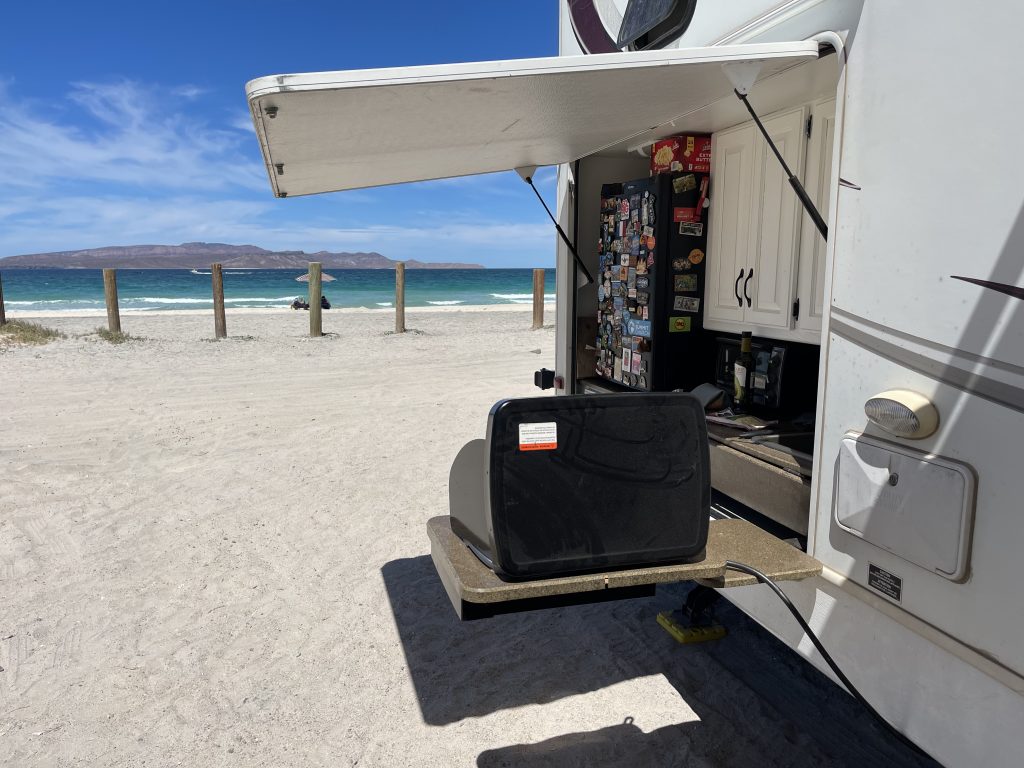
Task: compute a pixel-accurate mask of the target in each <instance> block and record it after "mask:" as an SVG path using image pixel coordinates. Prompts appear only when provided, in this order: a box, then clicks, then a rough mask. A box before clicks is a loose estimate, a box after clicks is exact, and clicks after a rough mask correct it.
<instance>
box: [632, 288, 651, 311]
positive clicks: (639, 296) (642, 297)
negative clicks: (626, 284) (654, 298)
mask: <svg viewBox="0 0 1024 768" xmlns="http://www.w3.org/2000/svg"><path fill="white" fill-rule="evenodd" d="M633 290H634V291H636V288H634V289H633ZM650 300H651V294H649V293H648V292H647V291H636V303H637V304H639V305H640V306H641V307H646V306H647V304H648V302H650Z"/></svg>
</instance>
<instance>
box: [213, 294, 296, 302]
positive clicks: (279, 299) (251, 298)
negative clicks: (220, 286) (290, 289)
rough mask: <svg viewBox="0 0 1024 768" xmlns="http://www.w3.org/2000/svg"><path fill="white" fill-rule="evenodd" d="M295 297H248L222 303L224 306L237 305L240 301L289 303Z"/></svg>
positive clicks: (226, 300)
mask: <svg viewBox="0 0 1024 768" xmlns="http://www.w3.org/2000/svg"><path fill="white" fill-rule="evenodd" d="M295 296H296V294H293V295H291V296H254V297H250V298H244V297H243V298H241V299H224V303H225V304H233V303H238V302H240V301H289V302H290V301H292V300H293V299H294V298H295Z"/></svg>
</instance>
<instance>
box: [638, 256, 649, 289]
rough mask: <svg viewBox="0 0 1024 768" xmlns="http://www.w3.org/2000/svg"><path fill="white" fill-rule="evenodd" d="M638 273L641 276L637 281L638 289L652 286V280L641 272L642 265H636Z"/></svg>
mask: <svg viewBox="0 0 1024 768" xmlns="http://www.w3.org/2000/svg"><path fill="white" fill-rule="evenodd" d="M641 263H642V262H641ZM636 273H637V275H639V277H637V279H636V287H637V288H647V286H648V285H650V284H651V278H649V277H646V276H645V275H644V274H643V272H641V271H640V264H637V265H636Z"/></svg>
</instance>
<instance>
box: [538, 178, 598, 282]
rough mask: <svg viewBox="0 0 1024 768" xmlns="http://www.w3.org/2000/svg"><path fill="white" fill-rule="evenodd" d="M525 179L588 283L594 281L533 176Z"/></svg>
mask: <svg viewBox="0 0 1024 768" xmlns="http://www.w3.org/2000/svg"><path fill="white" fill-rule="evenodd" d="M523 181H525V182H526V183H527V184H529V185H530V189H532V190H533V194H535V195H536V196H537V199H538V200H540V204H541V205H543V206H544V210H545V211H547V213H548V218H549V219H551V223H552V224H554V225H555V229H557V230H558V234H559V235H561V236H562V242H564V243H565V247H566V248H568V249H569V253H571V254H572V257H573V258H574V259H575V260H576V266H577V267H579V268H580V270H582V272H583V274H584V275H585V276H586V278H587V284H590V283H592V282H594V277H593V275H591V274H590V271H589V270H588V269H587V268H586V267H585V266H584V264H583V259H581V258H580V255H579V254H578V253H576V248H575V247H574V246H573V244H572V243H570V242H569V238H568V236H567V235H566V234H565V231H564V230H563V229H562V227H561V226H560V225H559V223H558V222H557V221H556V220H555V217H554V216H552V215H551V209H550V208H548V204H547V203H545V202H544V198H543V197H541V196H540V192H538V191H537V187H536V186H534V183H533V178H532V177H530V176H524V177H523Z"/></svg>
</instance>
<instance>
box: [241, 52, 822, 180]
mask: <svg viewBox="0 0 1024 768" xmlns="http://www.w3.org/2000/svg"><path fill="white" fill-rule="evenodd" d="M817 56H818V43H817V42H815V41H813V40H812V41H806V42H788V43H756V44H750V45H723V46H715V47H710V48H677V49H673V50H654V51H636V52H628V53H608V54H597V55H593V56H561V57H551V58H542V59H519V60H513V61H488V62H476V63H471V64H443V65H437V66H427V67H401V68H396V69H364V70H349V71H345V72H320V73H313V74H300V75H277V76H272V77H261V78H258V79H256V80H253V81H251V82H250V83H249V84H248V85H247V86H246V95H247V97H248V101H249V109H250V110H251V112H252V116H253V120H254V122H255V125H256V132H257V135H258V137H259V142H260V149H261V150H262V152H263V160H264V163H265V164H266V167H267V171H268V174H267V175H268V176H269V178H270V183H271V186H272V188H273V190H274V193H275V194H276V195H278V196H279V197H283V196H284V195H285V194H287V195H288V196H289V197H294V196H296V195H309V194H315V193H318V192H331V191H336V190H343V189H358V188H362V187H376V186H381V185H384V184H400V183H404V182H410V181H424V180H427V179H442V178H449V177H453V176H468V175H472V174H478V173H492V172H495V171H508V170H512V169H513V168H523V167H526V166H533V165H536V166H544V165H558V164H561V163H569V162H572V161H574V160H578V159H579V158H581V157H585V156H587V155H591V154H595V153H597V152H600V151H601V150H603V149H607V148H609V147H613V146H615V145H617V144H619V143H621V142H624V141H629V140H631V139H634V138H637V139H638V138H639V137H642V136H646V135H648V134H649V133H650V132H651V130H652V129H654V128H657V127H659V126H665V130H666V132H669V133H670V132H671V125H670V123H671V122H672V121H673V120H677V119H679V118H681V117H683V116H685V115H687V114H689V113H691V112H692V111H694V110H697V109H700V108H702V107H705V106H707V105H709V104H712V103H714V102H716V101H719V100H721V99H734V98H735V96H733V86H732V84H731V83H730V82H729V78H728V77H727V76H726V74H725V72H724V71H723V69H722V65H723V64H728V63H740V62H754V63H757V64H758V66H759V67H760V74H759V78H760V79H764V78H766V77H770V76H771V75H773V74H776V73H778V72H780V71H782V70H784V69H788V68H789V67H792V66H795V65H797V64H802V63H804V62H807V61H811V60H813V59H816V58H817ZM610 93H614V94H616V106H615V108H614V109H609V108H608V94H610ZM272 117H273V119H271V118H272ZM280 164H284V166H285V168H286V169H287V173H286V174H285V175H284V176H278V174H277V172H276V171H275V168H276V166H277V165H280Z"/></svg>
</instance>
